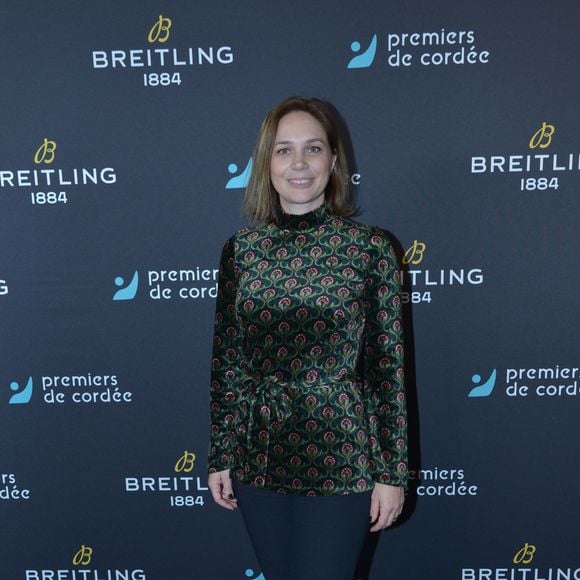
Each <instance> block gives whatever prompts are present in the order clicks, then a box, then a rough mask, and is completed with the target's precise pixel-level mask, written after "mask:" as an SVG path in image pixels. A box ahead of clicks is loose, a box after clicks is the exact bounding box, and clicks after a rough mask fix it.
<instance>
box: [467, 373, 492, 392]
mask: <svg viewBox="0 0 580 580" xmlns="http://www.w3.org/2000/svg"><path fill="white" fill-rule="evenodd" d="M495 376H496V369H493V371H492V372H491V375H489V377H488V379H487V380H486V381H485V382H484V383H482V382H481V380H482V379H481V376H480V375H477V374H476V375H473V376H472V377H471V382H472V383H473V384H474V385H476V386H475V387H473V389H471V391H469V395H467V396H468V397H489V395H491V392H492V391H493V387H495Z"/></svg>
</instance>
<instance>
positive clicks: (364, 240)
mask: <svg viewBox="0 0 580 580" xmlns="http://www.w3.org/2000/svg"><path fill="white" fill-rule="evenodd" d="M332 224H333V226H334V227H335V228H336V229H337V233H342V234H344V235H345V236H347V237H348V238H350V239H352V240H353V241H355V242H357V243H359V244H362V245H365V246H367V247H369V248H372V247H375V248H379V249H384V248H385V247H389V246H391V245H392V244H391V239H390V237H389V234H388V233H387V232H386V231H385V230H383V229H381V228H380V227H379V226H374V225H369V224H365V223H361V222H359V221H357V220H355V219H353V218H352V217H345V216H335V217H334V219H333V220H332Z"/></svg>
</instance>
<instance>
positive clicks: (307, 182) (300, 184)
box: [288, 177, 314, 187]
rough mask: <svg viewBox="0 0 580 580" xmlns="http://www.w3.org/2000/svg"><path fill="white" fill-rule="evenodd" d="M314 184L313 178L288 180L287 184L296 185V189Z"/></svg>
mask: <svg viewBox="0 0 580 580" xmlns="http://www.w3.org/2000/svg"><path fill="white" fill-rule="evenodd" d="M313 182H314V178H313V177H308V178H304V177H301V178H300V179H298V178H297V179H289V180H288V183H290V184H291V185H296V186H298V187H303V186H306V185H311V184H312V183H313Z"/></svg>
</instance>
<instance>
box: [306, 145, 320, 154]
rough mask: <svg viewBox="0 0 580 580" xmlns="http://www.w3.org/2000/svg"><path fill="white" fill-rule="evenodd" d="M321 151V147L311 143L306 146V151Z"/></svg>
mask: <svg viewBox="0 0 580 580" xmlns="http://www.w3.org/2000/svg"><path fill="white" fill-rule="evenodd" d="M321 151H322V148H321V147H319V146H318V145H311V146H310V147H308V153H320V152H321Z"/></svg>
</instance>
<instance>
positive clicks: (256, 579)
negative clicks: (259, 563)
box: [246, 568, 266, 580]
mask: <svg viewBox="0 0 580 580" xmlns="http://www.w3.org/2000/svg"><path fill="white" fill-rule="evenodd" d="M254 574H255V572H254V571H253V570H252V569H251V568H248V569H247V570H246V577H247V578H251V580H266V576H264V574H262V573H261V572H260V574H259V575H258V576H254Z"/></svg>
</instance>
